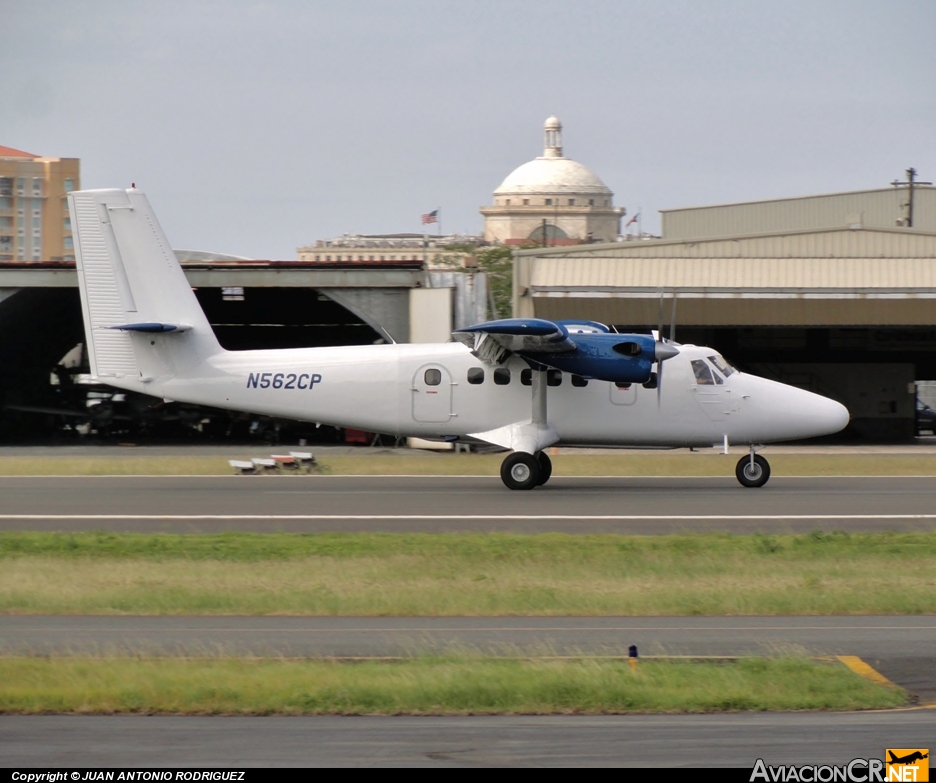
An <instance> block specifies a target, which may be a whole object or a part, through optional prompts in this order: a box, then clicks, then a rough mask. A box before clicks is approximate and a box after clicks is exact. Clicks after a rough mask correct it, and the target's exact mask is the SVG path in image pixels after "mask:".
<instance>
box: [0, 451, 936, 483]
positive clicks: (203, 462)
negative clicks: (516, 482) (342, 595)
mask: <svg viewBox="0 0 936 783" xmlns="http://www.w3.org/2000/svg"><path fill="white" fill-rule="evenodd" d="M281 450H286V451H288V448H287V447H282V449H281ZM270 451H275V449H271V448H270V447H267V448H245V449H244V450H243V452H242V453H235V452H233V451H232V453H231V455H230V458H232V459H233V458H238V459H247V458H250V457H254V456H264V455H265V454H268V453H269V452H270ZM765 454H766V455H767V457H768V458H769V460H770V463H771V467H772V470H773V473H774V475H777V476H783V475H787V476H846V475H862V476H902V475H907V476H933V475H936V455H925V454H924V455H910V454H771V453H770V451H769V450H767V451H766V452H765ZM740 456H741V455H740V454H732V455H729V456H724V455H721V454H717V453H714V452H712V451H702V452H695V453H689V452H686V451H676V452H650V453H648V452H640V453H635V452H612V453H608V454H602V455H579V454H559V455H556V456H553V457H552V460H553V465H554V475H556V476H726V477H732V476H734V467H735V463H736V462H737V461H738V459H739V458H740ZM503 459H504V455H503V454H431V455H426V454H420V453H418V452H414V453H413V454H399V453H383V454H361V455H352V456H337V455H336V456H329V457H327V458H325V459H324V460H322V461H323V462H324V464H325V467H326V468H327V472H329V473H331V474H334V475H355V476H365V475H407V474H409V475H426V476H432V475H439V476H451V475H479V476H491V477H496V476H499V475H500V464H501V462H502V461H503ZM232 473H233V471H232V469H231V467H230V466H229V465H228V457H217V456H172V457H162V456H158V457H157V456H137V455H135V453H134V452H133V451H132V450H129V449H128V451H127V455H126V456H125V457H123V456H122V457H96V456H81V457H64V456H63V457H59V456H55V455H50V456H43V457H19V456H17V457H0V476H104V475H118V476H121V475H125V476H134V475H161V476H164V475H191V476H223V475H231V474H232ZM301 475H305V474H301ZM245 480H246V479H245Z"/></svg>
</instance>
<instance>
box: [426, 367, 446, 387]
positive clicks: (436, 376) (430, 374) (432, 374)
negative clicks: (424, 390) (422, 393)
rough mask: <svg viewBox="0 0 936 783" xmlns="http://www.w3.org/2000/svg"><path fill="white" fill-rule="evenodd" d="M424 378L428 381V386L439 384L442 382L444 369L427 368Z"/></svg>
mask: <svg viewBox="0 0 936 783" xmlns="http://www.w3.org/2000/svg"><path fill="white" fill-rule="evenodd" d="M423 378H424V379H425V381H426V386H438V385H439V384H440V383H442V371H441V370H436V369H435V368H432V369H429V370H426V372H425V374H424V375H423Z"/></svg>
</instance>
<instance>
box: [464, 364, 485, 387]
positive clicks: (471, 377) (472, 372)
mask: <svg viewBox="0 0 936 783" xmlns="http://www.w3.org/2000/svg"><path fill="white" fill-rule="evenodd" d="M468 383H473V384H479V383H484V369H483V368H482V367H471V368H469V369H468Z"/></svg>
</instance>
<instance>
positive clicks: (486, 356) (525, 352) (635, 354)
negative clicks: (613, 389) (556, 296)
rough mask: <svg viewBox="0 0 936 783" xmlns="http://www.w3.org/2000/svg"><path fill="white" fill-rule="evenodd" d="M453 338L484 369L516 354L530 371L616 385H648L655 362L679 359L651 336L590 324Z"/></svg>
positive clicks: (506, 325)
mask: <svg viewBox="0 0 936 783" xmlns="http://www.w3.org/2000/svg"><path fill="white" fill-rule="evenodd" d="M452 337H453V338H454V339H455V340H457V341H458V342H460V343H464V344H465V345H467V346H468V348H470V349H471V352H472V353H473V354H474V355H475V356H476V357H477V358H478V359H480V360H481V361H482V362H486V363H487V364H494V365H496V364H503V363H504V362H505V361H506V360H507V358H508V357H509V356H510V355H511V354H516V355H517V356H520V357H522V358H523V359H526V360H527V362H529V363H530V365H531V366H532V367H543V366H545V367H551V368H553V369H556V370H560V371H561V372H567V373H571V374H573V375H578V376H580V377H582V378H585V379H589V378H595V379H597V380H601V381H611V382H614V383H646V382H647V381H648V380H649V379H650V376H651V373H652V367H653V364H654V363H655V362H662V361H665V360H666V359H670V358H672V357H673V356H676V355H677V354H678V353H679V349H678V348H677V347H676V346H675V345H674V344H672V343H664V342H663V341H660V340H656V339H655V338H654V337H652V336H651V335H647V334H620V333H617V332H614V331H612V330H611V329H610V328H609V327H607V326H605V325H604V324H599V323H596V322H594V321H547V320H544V319H542V318H507V319H504V320H502V321H488V322H486V323H483V324H476V325H475V326H467V327H465V328H464V329H458V330H456V331H454V332H452Z"/></svg>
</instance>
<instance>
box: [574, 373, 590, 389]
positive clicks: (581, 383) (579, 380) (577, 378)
mask: <svg viewBox="0 0 936 783" xmlns="http://www.w3.org/2000/svg"><path fill="white" fill-rule="evenodd" d="M572 385H573V386H577V387H578V388H580V389H581V388H583V387H585V386H588V381H586V380H585V379H584V378H583V377H582V376H581V375H573V376H572Z"/></svg>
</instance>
